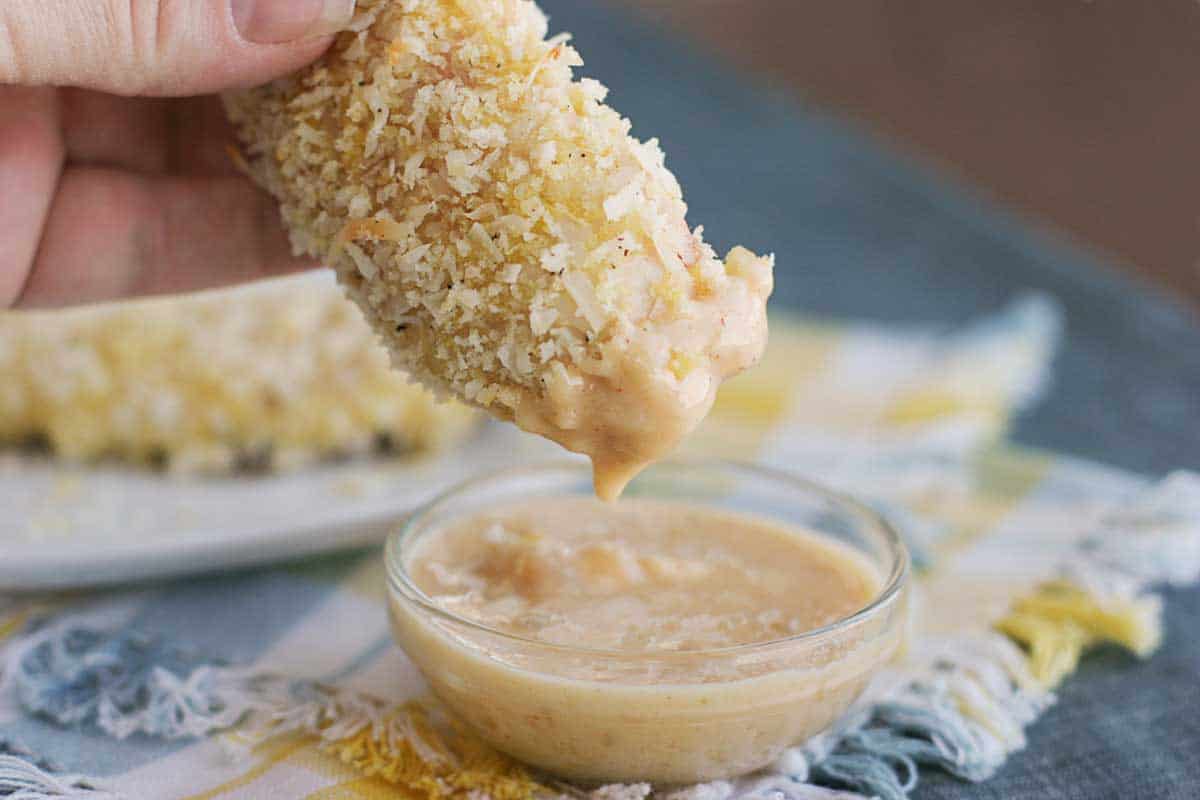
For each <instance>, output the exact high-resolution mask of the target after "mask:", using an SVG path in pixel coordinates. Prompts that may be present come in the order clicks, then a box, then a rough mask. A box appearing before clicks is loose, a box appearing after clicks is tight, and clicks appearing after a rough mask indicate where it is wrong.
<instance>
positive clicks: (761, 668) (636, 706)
mask: <svg viewBox="0 0 1200 800" xmlns="http://www.w3.org/2000/svg"><path fill="white" fill-rule="evenodd" d="M591 494H592V482H591V473H590V469H589V467H588V465H587V464H586V463H578V462H564V463H553V464H545V465H539V466H531V467H517V468H511V469H506V470H504V471H502V472H497V473H494V474H491V475H487V476H484V477H480V478H476V479H474V480H470V481H467V482H465V483H463V484H461V485H459V486H458V487H456V488H454V489H451V490H450V491H448V492H446V493H445V494H443V495H441V496H440V497H438V498H436V499H435V500H433V501H432V502H430V503H429V504H428V505H426V506H424V507H423V508H421V509H420V510H418V511H417V512H416V513H415V514H414V515H413V516H412V517H410V518H409V519H408V520H407V521H406V522H405V524H404V525H403V527H401V528H400V530H398V531H397V532H395V533H394V534H393V535H392V536H391V537H390V538H389V540H388V543H387V548H386V554H385V558H386V563H387V571H388V579H389V589H390V594H391V601H390V604H389V608H390V612H391V621H392V629H393V632H394V634H395V637H396V640H397V641H398V642H399V643H400V645H401V647H403V648H404V650H405V652H406V653H407V654H408V656H409V658H411V659H412V660H413V662H415V663H416V665H417V666H418V667H419V668H420V670H421V672H422V673H423V674H424V675H425V677H426V679H427V680H428V681H429V684H430V686H431V687H432V689H433V691H434V693H435V694H436V695H437V696H438V697H439V698H440V699H441V700H442V701H443V702H444V703H445V704H446V705H447V706H448V707H449V708H450V709H451V710H453V711H454V712H455V713H456V714H457V715H458V716H459V717H461V719H462V720H464V721H465V722H466V723H467V724H468V725H469V726H470V727H471V728H472V729H473V730H474V731H475V732H476V733H477V734H478V735H479V736H480V737H482V738H483V739H484V740H486V741H487V742H489V743H490V744H491V745H493V746H494V747H496V748H497V749H498V750H501V751H503V752H505V753H508V754H510V755H512V756H514V757H515V758H517V759H519V760H521V761H524V762H526V763H529V764H532V765H534V766H536V767H539V768H541V769H544V770H546V771H548V772H550V773H552V774H554V775H558V776H561V777H564V778H568V779H572V780H580V781H604V782H635V781H649V782H651V783H690V782H697V781H707V780H715V779H718V778H728V777H732V776H735V775H741V774H744V773H747V772H750V771H753V770H755V769H758V768H760V767H763V766H765V765H766V764H768V763H770V762H771V761H773V760H774V759H775V758H777V757H778V756H779V755H780V753H782V752H783V750H785V749H786V748H788V747H790V746H792V745H794V744H797V743H799V742H802V741H804V740H805V739H807V738H809V737H811V736H813V735H814V734H816V733H819V732H820V731H822V730H823V729H825V728H826V727H828V726H829V725H830V724H831V723H832V722H834V720H836V719H837V718H838V717H839V716H841V715H842V714H843V713H844V712H845V711H846V709H847V708H848V707H849V705H850V704H851V703H852V702H853V701H854V699H855V698H856V697H858V695H859V693H860V692H861V691H862V689H863V687H864V686H865V685H866V683H867V681H868V680H869V679H870V677H871V676H872V675H873V674H874V672H875V671H876V670H877V669H878V668H879V667H880V666H881V665H883V664H884V663H886V662H887V661H888V660H889V659H890V658H891V657H892V656H893V654H894V653H895V652H896V651H897V649H898V648H899V647H900V644H901V640H902V638H903V635H904V628H905V625H904V621H905V616H906V609H905V607H906V602H907V587H908V575H909V560H908V554H907V552H906V551H905V548H904V545H903V544H902V543H901V541H900V539H899V537H898V536H897V535H896V533H895V531H894V530H892V528H891V527H890V526H889V525H888V524H887V523H886V522H885V521H884V520H883V519H881V518H880V517H879V516H878V515H877V514H875V513H874V512H872V511H871V510H869V509H868V508H866V507H865V506H863V505H861V504H859V503H856V502H854V501H853V500H850V499H848V498H846V497H843V496H841V495H839V494H836V493H834V492H831V491H829V490H826V489H823V488H821V487H819V486H817V485H815V484H813V483H810V482H808V481H805V480H801V479H800V478H797V477H794V476H792V475H789V474H787V473H785V472H780V471H777V470H773V469H768V468H765V467H759V466H752V465H748V464H740V463H732V462H723V461H715V460H709V461H703V460H695V461H676V462H663V463H659V464H656V465H654V466H651V467H650V468H649V469H647V470H646V471H644V472H643V473H642V474H641V475H639V476H638V477H637V478H636V479H635V480H634V481H633V482H632V483H631V484H630V486H629V488H628V489H627V490H626V495H625V496H627V497H629V496H636V497H652V498H656V499H669V500H672V501H676V502H686V503H689V504H697V505H701V506H711V507H713V508H718V509H726V510H740V511H751V512H754V513H755V514H756V515H761V516H766V517H770V518H773V519H775V520H776V521H778V522H781V523H783V524H785V525H789V526H794V527H799V528H804V529H807V530H809V531H812V532H815V533H818V534H822V535H824V536H827V537H830V538H832V539H835V540H837V541H839V542H842V543H843V544H845V545H848V546H849V547H851V548H853V549H854V550H855V551H857V552H858V553H860V554H861V555H863V556H864V557H865V558H866V559H867V560H868V561H869V562H870V563H871V564H872V565H873V566H874V567H875V569H876V570H878V573H879V575H880V577H881V583H880V586H881V588H880V590H879V592H878V594H877V595H876V596H875V597H874V598H873V599H872V600H871V601H870V602H869V603H868V604H867V605H866V606H864V607H863V608H862V609H860V610H858V611H856V612H855V613H853V614H851V615H849V616H847V617H845V618H844V619H841V620H838V621H836V622H834V623H831V624H829V625H826V626H824V627H821V628H817V629H815V630H810V631H806V632H804V633H801V634H798V635H794V636H789V637H787V638H784V639H777V640H774V641H765V642H761V643H752V644H742V645H737V646H731V647H725V648H720V649H710V650H691V651H669V652H664V651H640V652H639V651H629V650H602V649H589V648H585V647H574V646H564V645H556V644H549V643H546V642H541V641H537V640H533V639H529V638H524V637H521V636H516V635H513V634H510V633H505V632H502V631H498V630H494V629H491V628H488V627H486V626H484V625H481V624H479V623H476V622H472V621H471V620H468V619H465V618H463V617H459V616H457V615H455V614H453V613H450V612H448V611H446V610H445V609H444V608H441V607H439V606H438V605H436V604H435V603H434V602H433V601H431V600H430V598H429V597H427V596H426V595H424V594H423V593H422V592H421V591H420V590H419V589H418V588H417V587H416V586H415V585H414V583H413V581H412V580H411V578H410V576H409V574H408V571H407V569H406V561H407V558H408V555H409V554H410V553H411V552H413V548H414V547H415V546H416V545H417V543H418V542H419V541H420V540H421V539H422V537H425V536H428V535H430V534H432V533H436V532H437V531H438V530H441V529H443V528H444V526H446V525H447V524H448V523H451V522H453V521H455V520H457V519H459V518H462V517H465V516H470V515H474V514H477V513H480V512H483V511H486V510H488V509H489V508H494V507H496V506H501V505H511V504H513V503H518V502H521V501H536V500H539V499H545V498H553V497H562V496H580V495H584V496H586V495H591Z"/></svg>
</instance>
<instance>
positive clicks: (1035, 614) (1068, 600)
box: [996, 581, 1162, 688]
mask: <svg viewBox="0 0 1200 800" xmlns="http://www.w3.org/2000/svg"><path fill="white" fill-rule="evenodd" d="M1159 611H1160V606H1159V603H1158V600H1157V598H1154V597H1148V596H1141V597H1136V596H1135V597H1132V598H1105V599H1103V600H1102V599H1100V598H1097V597H1096V596H1095V595H1093V594H1092V593H1090V592H1088V591H1086V590H1084V589H1081V588H1079V587H1078V586H1075V585H1073V584H1071V583H1068V582H1066V581H1052V582H1049V583H1045V584H1042V585H1041V586H1039V587H1038V588H1037V589H1036V590H1034V592H1033V593H1032V594H1030V595H1028V596H1027V597H1024V598H1021V599H1020V600H1018V601H1017V602H1016V603H1014V604H1013V607H1012V609H1011V610H1010V611H1009V613H1008V614H1007V615H1006V616H1005V617H1004V618H1003V619H1001V620H1000V621H999V622H997V623H996V627H997V629H998V630H1000V632H1001V633H1004V634H1005V635H1006V636H1008V637H1009V638H1011V639H1013V640H1015V641H1017V642H1018V643H1020V644H1021V645H1023V646H1024V647H1025V649H1026V650H1027V651H1028V653H1029V661H1030V669H1031V670H1032V672H1033V674H1034V676H1035V677H1036V678H1037V679H1038V680H1039V681H1041V682H1042V684H1043V685H1045V686H1047V687H1050V688H1052V687H1054V686H1057V685H1058V684H1059V683H1061V682H1062V680H1063V678H1065V677H1066V676H1067V675H1070V674H1071V673H1072V672H1074V671H1075V668H1076V667H1077V666H1078V664H1079V658H1080V656H1082V655H1083V653H1084V651H1085V650H1087V649H1088V648H1090V647H1093V646H1095V645H1098V644H1102V643H1111V644H1118V645H1121V646H1122V647H1125V648H1126V649H1128V650H1131V651H1132V652H1134V653H1136V654H1137V655H1138V656H1141V657H1145V656H1148V655H1150V653H1152V652H1154V650H1155V649H1156V648H1157V647H1158V644H1159V642H1160V641H1161V639H1162V626H1161V621H1160V614H1159Z"/></svg>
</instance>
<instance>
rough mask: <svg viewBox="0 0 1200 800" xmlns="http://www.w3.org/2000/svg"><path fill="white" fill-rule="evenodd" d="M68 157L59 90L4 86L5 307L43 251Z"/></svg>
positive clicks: (0, 174)
mask: <svg viewBox="0 0 1200 800" xmlns="http://www.w3.org/2000/svg"><path fill="white" fill-rule="evenodd" d="M63 159H64V147H63V142H62V137H61V136H60V135H59V119H58V104H57V102H56V101H55V97H54V90H53V89H29V88H23V87H14V86H0V308H3V307H4V306H6V305H7V304H8V303H9V302H10V301H11V300H12V298H14V297H16V296H17V294H18V293H19V292H20V291H21V287H22V286H23V285H24V283H25V280H26V276H27V273H28V271H29V266H30V265H31V264H32V263H33V261H34V259H35V257H36V255H37V248H38V242H39V241H40V240H41V233H42V228H43V227H44V224H45V220H46V216H47V214H49V211H50V204H51V201H52V200H53V198H54V191H55V186H56V185H57V184H58V178H59V174H60V172H61V171H62V165H63Z"/></svg>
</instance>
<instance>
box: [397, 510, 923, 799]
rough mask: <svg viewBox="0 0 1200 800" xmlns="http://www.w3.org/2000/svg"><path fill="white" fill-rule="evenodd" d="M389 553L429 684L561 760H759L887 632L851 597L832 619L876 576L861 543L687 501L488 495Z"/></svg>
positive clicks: (491, 734) (851, 677)
mask: <svg viewBox="0 0 1200 800" xmlns="http://www.w3.org/2000/svg"><path fill="white" fill-rule="evenodd" d="M402 564H403V570H404V572H405V573H406V575H407V581H408V584H409V585H408V586H407V588H406V589H405V590H401V591H399V592H396V593H394V594H393V603H392V618H393V624H394V628H395V632H396V635H397V638H398V640H399V641H400V643H401V644H402V645H403V646H404V648H405V650H406V652H407V653H408V654H409V656H410V657H411V658H412V659H413V660H414V661H415V662H416V664H417V665H418V666H419V667H420V668H421V670H422V672H423V673H424V674H425V676H426V677H427V679H428V680H429V682H430V684H431V686H432V688H433V690H434V692H435V693H436V694H437V695H438V696H439V697H440V698H441V699H442V700H443V701H444V702H445V703H446V704H447V705H449V706H450V707H451V708H452V709H453V710H455V711H456V712H457V713H458V714H459V715H460V716H461V717H462V718H463V719H464V720H466V721H467V722H468V723H469V724H470V725H471V726H472V727H473V728H474V729H475V730H476V731H477V732H478V733H479V734H480V735H481V736H482V737H483V738H485V739H486V740H488V741H489V742H491V743H492V744H493V745H495V746H496V747H497V748H499V749H501V750H503V751H505V752H507V753H510V754H511V755H513V756H516V757H517V758H519V759H521V760H523V761H526V762H529V763H531V764H534V765H536V766H539V767H542V768H544V769H546V770H548V771H550V772H552V773H554V774H557V775H561V776H564V777H568V778H573V779H580V780H600V781H635V780H636V781H643V780H646V781H652V782H664V783H677V782H689V781H700V780H711V779H715V778H721V777H729V776H732V775H737V774H741V773H745V772H748V771H751V770H754V769H757V768H759V767H762V766H764V765H765V764H766V763H768V762H770V761H771V760H772V759H774V758H776V757H777V756H778V755H779V754H780V753H781V752H782V751H783V750H784V749H785V748H787V747H788V746H790V745H792V744H795V743H797V742H799V741H802V740H803V739H805V738H807V737H808V736H811V735H812V734H814V733H817V732H819V731H820V730H821V729H823V728H825V727H827V726H828V725H829V724H830V723H831V722H833V721H834V720H835V719H836V718H837V717H838V716H839V715H840V714H841V713H842V712H843V711H844V710H845V708H846V707H847V706H848V705H849V703H850V702H851V701H852V700H853V699H854V697H856V696H857V695H858V693H859V692H860V691H861V689H862V687H863V685H864V684H865V683H866V681H867V679H868V678H869V676H870V674H871V672H872V671H873V670H874V669H875V668H876V667H877V666H878V665H879V664H881V663H882V662H883V661H885V660H886V659H887V658H889V657H890V655H891V654H892V653H893V651H894V650H895V648H896V646H897V643H898V641H899V636H900V634H899V629H900V627H901V626H899V625H895V624H892V622H891V621H890V619H889V620H882V621H881V620H879V619H875V618H871V617H870V616H869V615H866V618H864V619H862V620H861V621H859V620H855V621H854V622H861V624H854V623H850V624H847V625H844V626H837V625H834V623H838V622H839V621H842V620H846V619H847V618H848V617H852V616H854V615H855V614H856V613H857V612H860V611H861V610H863V609H864V608H866V607H867V606H869V605H870V604H871V603H872V601H873V600H875V598H877V597H878V596H879V594H880V591H881V589H882V587H883V584H884V582H885V579H884V576H883V574H882V572H881V571H880V569H878V568H877V567H876V566H875V565H874V564H873V563H872V562H871V561H870V560H868V558H867V557H866V556H865V555H863V554H861V553H860V552H858V551H857V550H855V549H854V548H852V547H850V546H849V545H847V544H843V543H841V542H839V541H837V540H835V539H834V538H832V537H829V536H825V535H822V534H819V533H815V532H810V531H807V530H802V529H799V528H792V527H788V526H786V525H785V524H783V523H779V522H775V521H772V520H770V519H768V518H765V517H758V516H752V515H749V514H744V513H740V512H736V511H730V510H724V509H720V508H712V507H706V506H703V505H690V504H684V503H676V502H665V501H657V500H642V499H629V500H625V501H622V502H620V503H617V504H607V503H602V502H600V501H598V500H596V499H594V498H589V497H547V498H536V499H533V500H529V501H526V502H523V503H520V504H510V505H499V506H492V507H489V508H487V509H486V510H484V511H482V512H477V513H473V514H468V515H464V516H461V517H459V518H457V519H451V520H449V521H447V522H446V523H445V524H442V525H440V526H435V527H433V528H431V529H430V530H428V531H426V532H424V533H423V534H422V535H421V536H419V537H418V538H416V539H415V540H414V541H413V542H412V543H411V547H409V548H408V549H407V552H405V553H404V555H403V557H402ZM414 597H415V598H417V599H418V601H419V602H415V603H414V602H411V601H412V599H413V598H414ZM826 626H833V627H831V628H829V629H827V630H826V631H825V632H823V633H822V632H818V633H815V634H813V636H804V635H802V634H805V633H806V632H811V631H816V630H817V629H822V628H826Z"/></svg>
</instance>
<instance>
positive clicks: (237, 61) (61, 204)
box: [0, 0, 355, 308]
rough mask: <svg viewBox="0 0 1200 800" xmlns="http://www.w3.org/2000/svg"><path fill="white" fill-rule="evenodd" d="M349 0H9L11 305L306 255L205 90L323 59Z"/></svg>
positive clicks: (2, 182)
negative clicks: (293, 246) (293, 248)
mask: <svg viewBox="0 0 1200 800" xmlns="http://www.w3.org/2000/svg"><path fill="white" fill-rule="evenodd" d="M354 5H355V3H354V0H0V308H5V307H8V306H30V307H32V306H55V305H62V304H69V303H81V302H90V301H99V300H107V299H112V298H118V297H126V296H132V295H141V294H155V293H162V292H181V291H187V290H190V289H198V288H204V287H209V286H216V285H220V284H224V283H233V282H237V281H243V280H249V279H253V278H258V277H263V276H266V275H273V274H279V273H282V272H287V271H291V270H295V269H299V268H304V267H308V266H312V264H311V263H307V262H304V261H301V260H298V259H294V258H292V257H291V255H290V249H289V248H288V245H287V240H286V237H285V235H284V233H283V231H282V229H281V227H280V223H279V215H278V210H277V209H276V207H275V205H274V202H273V201H272V200H271V198H270V197H268V196H267V195H265V194H264V193H262V192H260V191H259V190H257V189H256V188H255V187H254V186H253V185H251V183H250V182H249V180H247V179H246V178H244V177H242V176H241V175H240V174H238V172H237V171H236V169H235V168H234V166H233V162H232V159H231V157H230V154H229V152H228V146H229V145H230V144H231V143H232V141H233V137H232V135H231V132H230V130H229V129H228V127H227V123H226V121H225V117H224V113H223V112H222V110H221V107H220V102H219V100H218V99H217V97H216V96H215V95H213V94H212V93H213V92H218V91H221V90H224V89H229V88H234V87H242V86H252V85H256V84H260V83H265V82H266V81H269V80H272V79H274V78H276V77H279V76H281V75H284V74H286V73H288V72H291V71H294V70H296V69H298V68H300V67H301V66H303V65H304V64H307V63H308V62H310V61H312V60H313V59H315V58H317V56H319V55H320V54H321V53H322V52H323V51H324V50H325V48H326V47H328V45H329V42H330V38H331V37H330V34H331V33H333V32H334V31H337V30H339V29H341V28H342V27H344V26H345V25H346V24H347V23H348V22H349V20H350V16H351V15H352V14H353V11H354ZM172 98H174V99H172Z"/></svg>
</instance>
